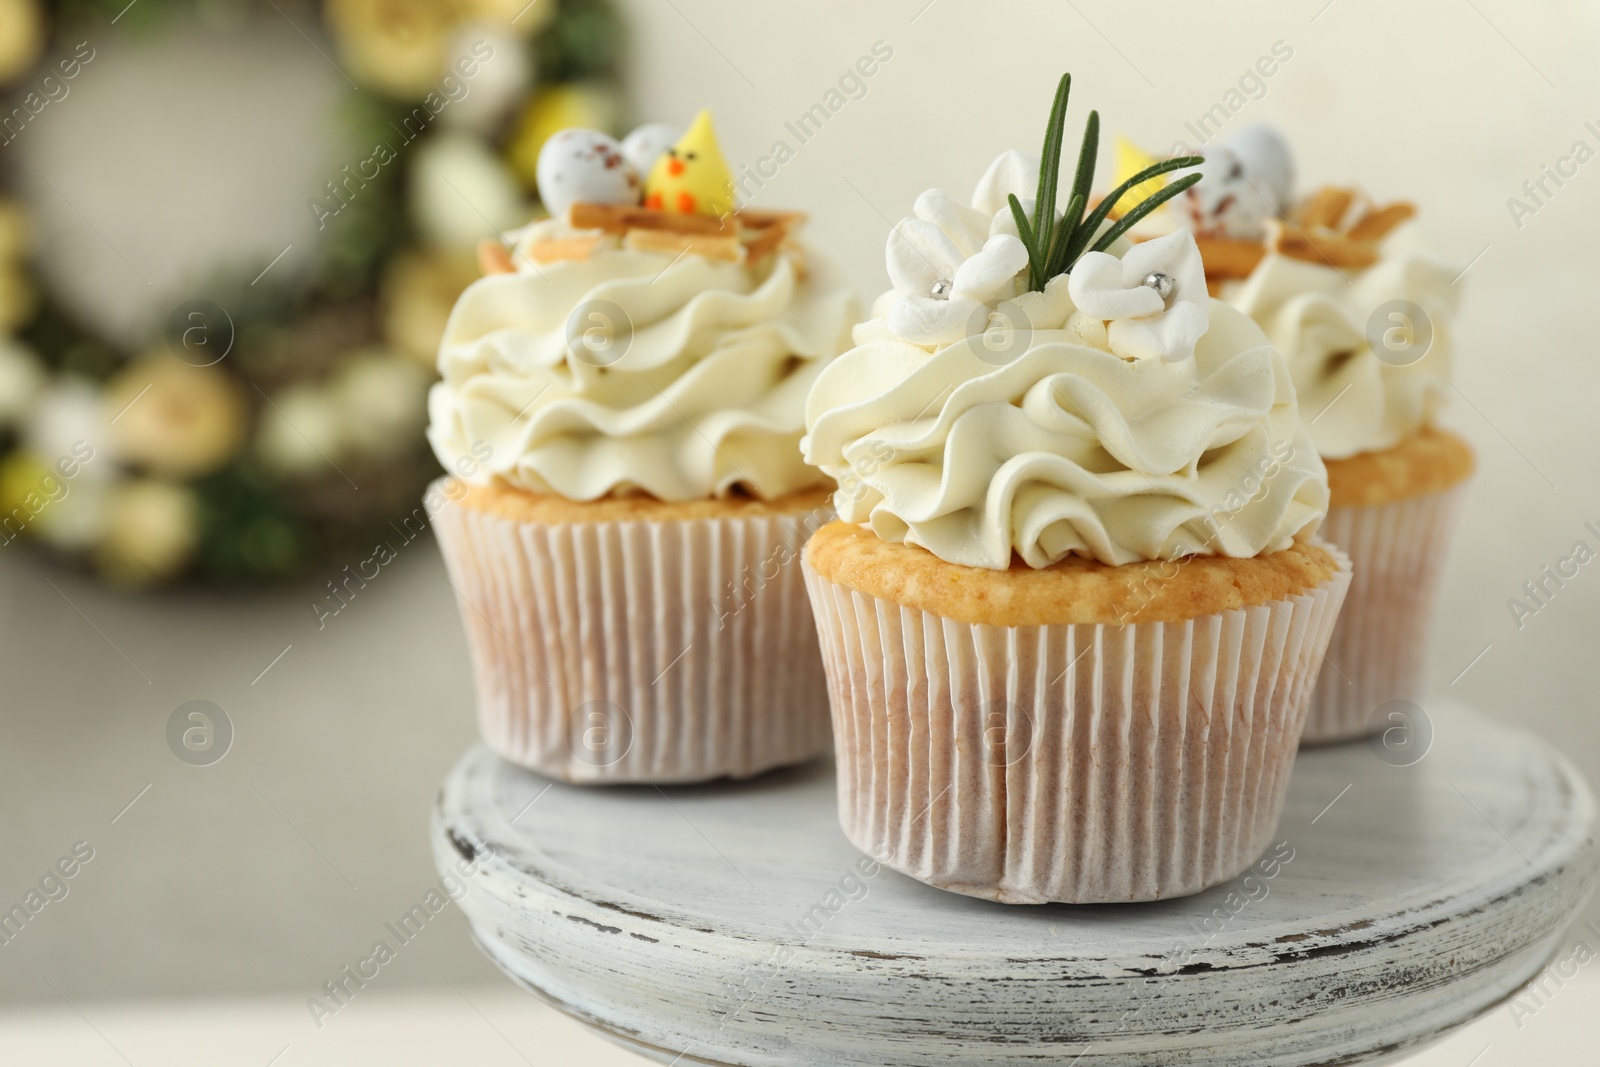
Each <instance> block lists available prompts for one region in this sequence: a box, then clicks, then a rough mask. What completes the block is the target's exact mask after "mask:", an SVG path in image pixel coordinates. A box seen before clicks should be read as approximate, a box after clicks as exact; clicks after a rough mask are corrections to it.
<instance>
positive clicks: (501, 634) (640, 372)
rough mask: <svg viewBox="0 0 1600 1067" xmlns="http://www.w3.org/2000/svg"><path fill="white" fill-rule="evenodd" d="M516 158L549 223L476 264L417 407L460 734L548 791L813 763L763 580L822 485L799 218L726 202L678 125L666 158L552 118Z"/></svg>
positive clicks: (839, 304)
mask: <svg viewBox="0 0 1600 1067" xmlns="http://www.w3.org/2000/svg"><path fill="white" fill-rule="evenodd" d="M544 153H545V154H544V156H542V157H541V159H540V162H539V179H540V194H541V197H542V199H543V201H544V203H545V205H546V207H548V208H549V209H550V210H551V211H552V213H553V214H552V216H551V217H550V218H548V219H546V220H544V221H541V222H537V223H535V224H533V225H532V226H529V227H528V228H526V229H525V230H522V231H520V232H518V233H516V234H514V235H512V236H511V238H510V247H509V248H508V247H507V246H506V245H505V244H501V243H491V244H487V245H486V246H485V247H484V248H483V249H481V250H480V258H481V260H482V262H483V265H484V268H485V270H486V271H487V273H486V275H485V276H484V277H482V278H480V279H479V280H478V281H476V282H474V283H473V284H472V285H471V286H470V287H469V288H468V289H467V290H466V292H465V293H463V294H462V296H461V298H460V300H459V302H458V303H457V304H456V306H455V308H454V310H453V311H452V313H451V315H450V319H449V323H448V326H447V328H446V331H445V337H444V340H443V342H442V344H441V347H440V353H439V370H440V373H441V375H442V377H443V380H442V381H441V382H439V383H438V384H437V385H436V386H435V387H434V389H433V392H432V394H431V396H430V401H429V420H430V425H429V429H428V437H429V440H430V441H431V442H432V445H433V448H434V450H435V452H436V454H437V455H438V457H439V460H440V462H441V463H442V464H443V465H444V466H445V469H446V470H447V471H448V472H450V476H449V477H448V478H447V479H446V480H445V481H444V482H443V483H441V484H440V485H438V486H436V488H435V494H434V499H435V500H437V501H438V502H439V503H440V504H441V506H440V507H438V508H437V512H436V514H435V518H434V522H435V526H436V529H437V531H438V539H439V544H440V547H441V550H442V551H443V553H444V557H445V562H446V564H447V565H448V569H449V573H450V576H451V580H452V582H453V584H454V586H455V588H456V592H457V594H458V601H459V606H460V609H461V615H462V619H463V621H464V623H465V625H466V630H467V635H468V643H469V645H470V647H471V653H472V660H473V667H474V674H475V678H476V684H477V695H478V714H479V719H480V723H481V726H482V731H483V736H484V738H485V740H486V741H487V742H488V744H489V745H490V747H491V748H493V749H494V750H495V751H496V752H497V753H499V754H500V755H501V756H503V757H505V758H506V759H508V760H511V761H512V762H515V763H518V764H521V765H523V766H526V767H530V768H532V769H534V770H536V771H539V772H540V773H542V774H545V775H549V776H551V777H554V778H560V779H564V780H567V781H575V782H691V781H700V780H706V779H711V778H717V777H721V776H731V777H747V776H750V775H754V774H759V773H760V772H762V771H764V770H767V769H769V768H773V767H777V766H781V765H784V764H791V763H798V762H801V761H804V760H807V759H810V758H812V757H814V756H817V755H818V754H820V753H822V752H824V751H826V749H827V747H828V744H829V728H828V712H827V703H826V696H825V680H824V677H823V674H822V669H821V665H820V661H819V659H818V654H817V649H816V643H815V640H816V639H815V632H814V629H813V627H812V626H811V620H810V616H809V610H808V608H807V601H806V597H805V591H804V588H803V582H802V579H801V576H800V574H799V569H798V567H796V566H793V565H791V564H793V563H794V561H795V560H796V559H797V558H798V556H799V552H800V549H801V546H802V545H803V544H804V542H805V540H806V538H807V537H808V536H809V535H810V533H811V532H812V531H813V530H815V529H816V528H817V526H819V525H820V524H821V523H822V522H824V521H826V519H827V518H828V517H829V515H830V511H829V508H828V494H829V489H830V485H829V483H828V480H827V478H826V476H824V475H823V474H821V473H820V472H819V471H817V470H816V469H814V468H812V467H809V466H807V465H806V464H805V463H804V462H802V460H801V458H800V454H799V449H798V442H799V439H800V436H801V433H802V430H803V427H804V422H803V417H804V404H805V397H806V394H807V391H808V390H809V389H810V387H811V385H812V383H813V382H814V381H815V380H816V377H817V375H818V373H819V372H820V371H821V369H822V368H823V366H825V365H826V364H827V363H828V362H829V361H830V360H831V359H833V358H834V357H835V356H837V355H838V353H839V352H840V351H841V350H842V349H843V348H844V347H846V346H847V344H848V343H849V329H850V326H851V324H852V322H853V321H854V320H855V317H856V315H855V300H854V296H853V295H852V292H851V290H850V288H849V286H848V285H847V284H846V282H845V281H844V279H843V278H842V276H841V275H840V273H839V272H838V271H837V270H836V268H834V267H833V265H832V264H830V263H829V262H828V261H827V260H826V259H825V258H824V257H822V256H821V255H819V254H818V253H817V252H816V251H815V250H814V249H812V248H810V247H809V246H808V245H807V244H805V243H804V242H803V241H802V240H801V239H800V238H799V237H798V236H797V231H798V230H799V229H800V227H801V225H802V223H803V218H802V217H801V216H799V215H797V214H793V213H780V212H756V211H751V210H742V211H741V210H735V208H734V205H733V203H732V201H731V193H730V190H731V188H732V183H731V179H730V177H729V175H728V172H727V168H726V165H725V163H724V162H723V160H722V156H721V154H720V152H719V151H718V150H717V146H716V141H715V138H714V135H713V133H712V130H711V125H710V120H709V118H708V117H707V116H706V115H705V114H704V113H702V114H701V116H700V117H699V118H698V119H697V120H696V122H695V123H694V124H693V126H691V128H690V129H689V130H688V131H687V132H685V133H684V134H683V135H682V137H681V138H679V139H678V140H677V141H676V142H673V141H672V140H671V138H670V137H666V138H663V137H662V136H661V133H660V129H659V127H658V126H652V127H646V128H645V129H644V131H643V133H642V134H641V135H640V136H635V137H630V138H629V141H628V142H626V150H625V149H624V145H622V144H618V143H617V142H616V141H613V140H612V139H611V138H609V137H607V136H605V135H604V134H601V133H597V132H595V131H582V130H569V131H565V132H564V133H561V134H558V135H556V136H555V137H553V138H551V140H550V142H549V143H548V144H547V146H546V148H545V149H544ZM647 204H648V205H650V206H646V205H647Z"/></svg>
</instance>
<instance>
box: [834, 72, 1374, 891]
mask: <svg viewBox="0 0 1600 1067" xmlns="http://www.w3.org/2000/svg"><path fill="white" fill-rule="evenodd" d="M1069 85H1070V82H1069V79H1067V78H1063V79H1062V81H1061V84H1060V87H1059V90H1058V92H1057V96H1056V100H1055V106H1054V109H1053V110H1052V112H1051V116H1050V122H1049V126H1048V129H1047V136H1046V139H1045V145H1044V152H1043V154H1042V159H1043V166H1042V167H1041V165H1040V160H1039V159H1036V158H1030V157H1026V156H1023V155H1022V154H1020V153H1017V152H1008V153H1006V154H1005V155H1003V156H1001V157H1000V158H999V159H998V160H996V161H995V163H994V164H993V165H992V166H991V167H990V168H989V170H988V172H987V173H986V174H985V175H984V177H983V179H982V180H981V181H980V182H979V183H978V187H977V191H976V193H975V194H974V195H973V197H972V200H971V204H970V206H969V205H968V204H965V203H961V202H958V201H957V200H956V199H954V198H953V197H951V196H949V195H947V194H945V193H943V192H941V191H939V190H930V191H928V192H926V193H924V194H922V196H920V197H919V198H918V199H917V201H916V205H915V208H914V211H915V216H914V217H912V218H908V219H906V220H904V221H902V222H901V223H899V224H898V225H896V226H895V227H894V229H893V231H892V232H891V234H890V237H889V243H888V268H889V276H890V279H891V281H892V282H893V285H894V288H893V289H892V290H890V291H889V292H888V293H886V294H885V295H884V296H883V297H882V298H880V299H879V301H878V302H877V304H876V305H875V307H874V311H873V315H874V317H873V318H872V319H871V320H870V321H869V322H866V323H864V324H862V325H861V326H859V327H857V329H856V331H855V343H856V346H855V347H854V348H853V349H851V350H850V351H849V352H846V353H845V354H844V355H842V356H840V357H839V358H838V359H837V360H835V361H834V362H833V363H831V364H830V365H829V366H828V367H827V368H825V369H824V370H823V372H822V374H821V375H820V376H819V378H818V379H817V383H816V385H815V386H814V387H813V389H812V391H811V396H810V399H809V400H808V402H807V406H806V426H807V436H806V439H805V441H804V442H803V443H802V447H803V448H804V450H805V455H806V459H807V461H808V462H811V463H815V464H817V465H818V466H819V467H820V468H821V469H822V470H824V471H825V472H827V473H828V474H829V475H830V476H831V477H833V478H834V479H836V480H837V482H838V483H839V489H838V492H837V493H836V494H835V497H834V501H835V506H836V508H837V510H838V513H839V521H837V522H834V523H830V524H829V525H827V526H824V527H823V528H822V529H820V530H819V531H818V532H817V534H816V535H815V536H814V537H813V538H812V540H811V542H810V543H809V544H808V545H807V548H806V554H805V557H804V564H805V571H806V580H807V582H808V585H809V588H810V591H811V597H812V604H813V608H814V610H815V614H816V620H817V629H818V633H819V635H820V637H821V643H822V649H823V661H824V664H825V665H826V667H827V671H828V681H829V695H830V700H831V703H832V707H833V724H834V747H835V751H836V753H837V758H838V762H839V801H840V821H841V823H842V824H843V826H844V829H845V832H846V834H847V836H849V838H850V839H851V841H853V842H854V843H855V844H856V845H857V846H858V847H859V848H861V849H863V850H865V851H867V852H869V853H871V854H872V855H873V856H875V857H877V858H878V859H880V860H881V861H883V862H885V863H887V864H889V865H890V866H892V867H894V868H896V869H898V870H900V871H903V872H905V873H906V874H909V875H911V876H912V877H915V878H918V879H920V880H922V881H924V882H926V883H928V884H930V885H934V886H937V887H939V888H942V889H947V890H952V891H955V892H959V893H966V894H970V895H973V896H979V897H986V898H989V899H993V900H1001V901H1007V902H1012V903H1034V902H1044V901H1065V902H1074V903H1082V902H1094V901H1133V900H1154V899H1160V898H1165V897H1174V896H1180V895H1184V894H1189V893H1195V892H1198V891H1200V890H1202V889H1204V888H1206V887H1207V886H1211V885H1215V884H1217V883H1219V882H1222V881H1225V880H1227V879H1229V878H1231V877H1233V876H1234V875H1236V874H1237V873H1238V872H1239V871H1241V870H1243V869H1245V868H1246V867H1248V866H1249V864H1251V863H1252V862H1254V860H1255V859H1256V858H1257V856H1258V855H1259V854H1260V852H1261V851H1262V849H1263V848H1264V847H1266V845H1267V844H1268V843H1269V840H1270V838H1271V835H1272V833H1273V831H1274V828H1275V825H1276V823H1277V820H1278V815H1279V812H1280V809H1281V805H1282V802H1283V797H1284V792H1285V788H1286V786H1287V781H1288V776H1289V769H1290V766H1291V764H1292V762H1293V760H1294V753H1295V750H1296V747H1297V745H1298V743H1299V739H1300V729H1301V725H1302V722H1303V718H1304V714H1305V708H1306V702H1307V700H1308V698H1309V695H1310V691H1311V686H1312V684H1313V683H1314V681H1315V678H1316V674H1317V669H1318V666H1319V665H1320V663H1321V658H1322V652H1323V649H1324V647H1325V645H1326V642H1327V639H1328V635H1329V633H1330V631H1331V629H1332V625H1333V621H1334V618H1335V616H1336V615H1337V612H1338V608H1339V603H1340V601H1341V600H1342V598H1343V595H1344V591H1345V589H1346V587H1347V585H1348V582H1349V573H1350V570H1349V564H1348V562H1347V561H1346V560H1345V558H1344V557H1343V556H1342V555H1341V554H1340V553H1339V552H1338V551H1337V550H1334V549H1331V548H1328V547H1326V546H1324V545H1321V544H1319V543H1317V542H1316V541H1315V540H1314V539H1313V535H1314V533H1315V531H1316V529H1317V527H1318V524H1319V523H1320V522H1321V520H1322V516H1323V513H1324V510H1325V508H1326V506H1327V494H1328V489H1327V481H1326V477H1325V475H1324V472H1323V468H1322V464H1321V462H1320V461H1319V460H1318V458H1317V454H1316V450H1315V448H1314V447H1312V445H1311V442H1310V438H1309V436H1308V435H1307V433H1306V430H1305V428H1304V425H1303V424H1302V422H1301V420H1300V418H1299V411H1298V408H1297V406H1296V403H1295V394H1294V389H1293V386H1292V385H1291V384H1290V381H1289V373H1288V368H1287V367H1286V366H1285V364H1284V360H1283V357H1282V356H1280V355H1279V354H1278V353H1277V352H1276V351H1275V350H1274V349H1273V348H1272V346H1271V345H1270V344H1269V343H1268V342H1267V339H1266V337H1265V336H1264V335H1263V334H1262V332H1261V329H1260V328H1259V327H1258V326H1256V325H1255V324H1254V323H1253V322H1251V321H1250V319H1249V318H1248V317H1247V316H1246V315H1244V314H1242V313H1241V312H1239V311H1237V310H1236V309H1234V308H1232V307H1229V306H1228V305H1226V304H1224V303H1222V302H1221V301H1217V300H1213V299H1212V298H1211V297H1210V296H1209V295H1208V293H1207V290H1206V278H1205V273H1204V270H1203V267H1202V265H1201V260H1200V254H1199V251H1198V249H1197V248H1196V246H1195V242H1194V239H1193V237H1192V236H1191V235H1190V234H1189V233H1187V232H1178V233H1174V234H1171V235H1169V236H1167V237H1163V238H1160V239H1158V240H1154V241H1149V242H1146V243H1144V244H1139V245H1133V244H1131V243H1130V242H1128V241H1127V240H1126V239H1125V234H1126V232H1127V230H1128V229H1129V228H1131V227H1132V226H1133V225H1135V224H1136V223H1137V222H1138V221H1139V219H1140V218H1142V217H1143V216H1144V215H1145V214H1146V213H1148V212H1149V211H1150V210H1153V209H1154V207H1156V206H1157V205H1159V203H1160V202H1161V201H1162V199H1163V198H1164V197H1170V196H1173V195H1177V194H1178V193H1180V192H1181V191H1182V190H1183V189H1184V188H1186V187H1187V185H1188V184H1190V183H1191V182H1192V180H1193V177H1192V176H1185V177H1183V178H1180V179H1179V180H1178V181H1176V182H1174V183H1173V185H1172V186H1170V187H1169V188H1168V189H1167V190H1164V191H1162V192H1160V193H1158V194H1156V196H1154V197H1151V198H1150V199H1149V200H1147V201H1146V202H1145V203H1144V204H1143V205H1141V206H1140V208H1139V209H1137V210H1135V211H1131V212H1129V213H1128V214H1127V215H1125V216H1124V217H1123V219H1122V220H1121V221H1120V222H1117V223H1115V224H1110V223H1109V222H1108V218H1109V214H1110V212H1111V210H1113V208H1114V207H1115V206H1116V205H1117V203H1118V202H1119V200H1120V199H1121V197H1122V196H1123V195H1124V194H1125V193H1126V192H1127V190H1128V189H1129V188H1131V187H1132V186H1134V185H1136V184H1138V183H1139V182H1142V181H1145V180H1148V179H1149V178H1150V177H1151V176H1152V173H1154V174H1160V173H1165V172H1167V171H1173V170H1181V169H1184V168H1186V167H1188V166H1190V165H1192V164H1193V163H1194V162H1196V161H1195V160H1190V159H1183V160H1174V161H1169V162H1167V163H1164V164H1160V165H1158V166H1157V167H1156V168H1153V171H1149V172H1145V173H1143V174H1139V175H1136V176H1134V179H1133V180H1131V181H1130V182H1127V183H1124V185H1123V186H1122V187H1120V188H1119V189H1117V190H1116V191H1114V192H1113V193H1112V194H1110V195H1109V196H1107V197H1105V198H1104V199H1102V200H1101V201H1100V203H1099V204H1098V206H1096V207H1095V208H1094V209H1093V210H1089V209H1088V196H1089V194H1088V190H1089V187H1090V182H1091V181H1092V177H1093V173H1094V165H1095V156H1096V150H1097V140H1098V118H1097V116H1096V115H1095V114H1094V113H1091V114H1090V116H1089V120H1088V130H1087V133H1086V136H1085V138H1084V144H1083V149H1082V152H1081V154H1080V156H1079V160H1078V165H1077V168H1076V171H1075V174H1076V177H1075V179H1074V182H1073V185H1072V189H1071V192H1070V194H1069V195H1068V197H1067V198H1066V206H1065V210H1064V211H1061V212H1058V211H1057V209H1056V204H1057V202H1058V197H1057V175H1058V172H1059V168H1060V150H1061V138H1062V128H1063V124H1064V120H1065V112H1066V105H1067V93H1068V88H1069ZM1029 192H1032V193H1033V195H1032V196H1031V197H1030V198H1028V199H1024V196H1027V194H1028V193H1029Z"/></svg>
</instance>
